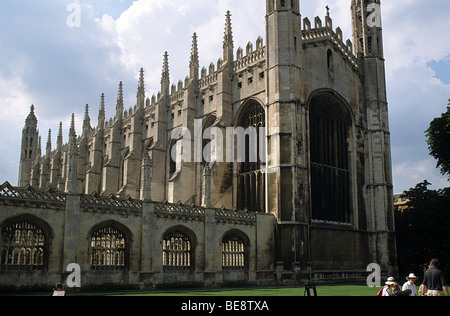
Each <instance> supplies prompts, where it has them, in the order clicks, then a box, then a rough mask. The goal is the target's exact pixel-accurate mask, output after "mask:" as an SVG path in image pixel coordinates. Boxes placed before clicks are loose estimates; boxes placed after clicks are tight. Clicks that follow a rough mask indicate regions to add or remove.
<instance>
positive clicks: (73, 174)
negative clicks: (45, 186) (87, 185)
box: [65, 114, 78, 194]
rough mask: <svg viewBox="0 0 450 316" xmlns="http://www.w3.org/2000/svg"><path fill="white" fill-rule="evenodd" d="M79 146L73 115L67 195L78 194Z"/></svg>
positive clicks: (70, 132) (73, 115)
mask: <svg viewBox="0 0 450 316" xmlns="http://www.w3.org/2000/svg"><path fill="white" fill-rule="evenodd" d="M77 165H78V146H77V134H76V132H75V114H72V121H71V122H70V131H69V157H68V161H67V178H66V190H65V191H66V193H70V194H75V193H77V185H78V184H77V178H78V175H77Z"/></svg>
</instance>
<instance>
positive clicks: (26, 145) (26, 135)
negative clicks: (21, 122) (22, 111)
mask: <svg viewBox="0 0 450 316" xmlns="http://www.w3.org/2000/svg"><path fill="white" fill-rule="evenodd" d="M37 122H38V121H37V118H36V115H35V114H34V105H31V108H30V114H29V115H28V116H27V118H26V120H25V126H24V128H23V130H22V146H21V153H20V166H19V169H20V170H19V187H24V186H26V185H28V184H30V181H31V168H32V165H33V162H34V161H35V160H36V157H37V154H38V150H37V149H38V141H39V132H38V130H37Z"/></svg>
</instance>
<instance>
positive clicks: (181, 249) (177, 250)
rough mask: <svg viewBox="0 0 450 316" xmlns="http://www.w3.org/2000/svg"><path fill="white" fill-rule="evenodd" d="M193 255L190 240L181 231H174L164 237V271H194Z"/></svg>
mask: <svg viewBox="0 0 450 316" xmlns="http://www.w3.org/2000/svg"><path fill="white" fill-rule="evenodd" d="M193 255H194V251H193V244H192V239H191V238H190V237H189V236H187V235H186V234H184V233H183V232H182V231H181V230H174V231H172V232H170V233H167V234H166V235H165V236H164V239H163V269H164V270H194V264H193Z"/></svg>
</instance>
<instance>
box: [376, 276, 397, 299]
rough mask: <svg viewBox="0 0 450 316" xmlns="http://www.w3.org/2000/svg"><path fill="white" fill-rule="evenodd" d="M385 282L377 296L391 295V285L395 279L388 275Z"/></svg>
mask: <svg viewBox="0 0 450 316" xmlns="http://www.w3.org/2000/svg"><path fill="white" fill-rule="evenodd" d="M384 284H386V285H385V286H384V287H383V288H382V289H380V290H379V291H378V293H377V296H391V291H390V289H391V287H392V286H394V284H395V280H394V278H393V277H389V278H388V279H387V281H386V282H384Z"/></svg>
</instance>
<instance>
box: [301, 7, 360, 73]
mask: <svg viewBox="0 0 450 316" xmlns="http://www.w3.org/2000/svg"><path fill="white" fill-rule="evenodd" d="M302 39H303V45H304V46H306V47H307V46H309V45H314V44H317V43H320V42H324V41H329V42H331V43H332V44H333V45H334V46H335V48H336V49H337V50H338V51H339V52H340V53H341V55H342V57H343V58H344V59H345V60H347V61H348V62H349V63H350V64H351V65H352V67H354V68H355V69H357V68H358V59H357V58H356V56H355V55H354V54H353V43H352V41H351V40H347V41H346V42H345V43H344V42H343V37H342V30H341V28H340V27H337V28H336V30H333V24H332V20H331V18H330V17H329V16H327V17H326V18H325V26H323V25H322V20H321V19H320V18H319V17H318V16H317V17H316V18H315V19H314V28H311V21H310V20H309V19H308V18H304V19H303V29H302Z"/></svg>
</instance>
